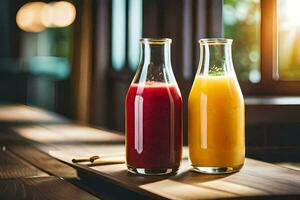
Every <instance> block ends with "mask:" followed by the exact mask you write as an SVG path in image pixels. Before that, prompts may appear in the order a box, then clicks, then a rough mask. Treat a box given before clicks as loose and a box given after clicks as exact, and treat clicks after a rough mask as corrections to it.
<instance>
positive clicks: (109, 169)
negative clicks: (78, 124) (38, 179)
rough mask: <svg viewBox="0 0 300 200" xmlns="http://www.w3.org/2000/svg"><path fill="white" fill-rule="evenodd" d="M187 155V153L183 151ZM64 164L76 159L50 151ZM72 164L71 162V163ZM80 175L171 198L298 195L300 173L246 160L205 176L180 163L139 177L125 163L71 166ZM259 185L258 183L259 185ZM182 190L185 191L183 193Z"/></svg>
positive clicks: (299, 194)
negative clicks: (167, 173) (165, 172)
mask: <svg viewBox="0 0 300 200" xmlns="http://www.w3.org/2000/svg"><path fill="white" fill-rule="evenodd" d="M184 152H185V154H186V150H185V151H184ZM52 156H54V157H56V158H58V159H61V160H63V161H65V162H69V163H70V161H71V159H72V158H73V157H74V156H76V155H73V156H71V155H70V152H69V154H68V155H66V154H64V152H63V151H60V152H59V151H57V152H53V154H52ZM70 164H71V163H70ZM73 166H75V167H76V168H77V170H78V172H79V175H83V176H84V177H88V176H90V177H92V176H93V177H94V178H95V177H97V176H98V178H99V179H101V180H103V179H104V180H106V181H110V182H112V183H115V184H117V185H120V186H122V187H125V188H128V189H129V190H132V191H136V192H138V193H143V192H144V193H145V192H147V193H149V192H150V193H153V194H155V195H158V196H162V197H165V198H171V199H210V198H213V199H215V198H237V197H268V196H273V197H274V196H278V197H279V196H285V195H296V196H300V190H299V188H300V173H299V172H297V171H294V170H290V169H286V168H282V167H279V166H276V165H273V164H268V163H265V162H260V161H256V160H252V159H246V163H245V166H244V167H243V169H242V170H241V171H240V172H238V173H235V174H230V175H204V174H200V173H197V172H193V171H190V166H189V162H188V160H187V159H184V160H183V163H182V167H181V169H180V171H179V173H178V174H177V175H175V176H171V177H141V176H135V175H131V174H129V173H128V172H127V170H126V166H125V165H124V164H116V165H103V166H95V167H87V166H85V165H80V164H76V165H73ZM258 183H259V184H258ZM183 191H184V192H183Z"/></svg>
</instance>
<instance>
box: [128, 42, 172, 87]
mask: <svg viewBox="0 0 300 200" xmlns="http://www.w3.org/2000/svg"><path fill="white" fill-rule="evenodd" d="M171 42H172V40H171V39H168V38H158V39H151V38H142V39H141V40H140V48H141V52H140V62H139V66H138V69H137V71H136V75H135V77H134V79H133V82H134V83H146V82H159V83H168V84H176V80H175V77H174V74H173V71H172V65H171Z"/></svg>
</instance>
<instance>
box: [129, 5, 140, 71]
mask: <svg viewBox="0 0 300 200" xmlns="http://www.w3.org/2000/svg"><path fill="white" fill-rule="evenodd" d="M128 12H129V22H128V25H129V28H128V41H129V46H128V61H129V67H130V69H132V70H133V71H134V70H135V69H136V67H137V65H138V62H139V39H140V38H141V37H142V23H143V22H142V21H143V1H142V0H130V1H129V11H128Z"/></svg>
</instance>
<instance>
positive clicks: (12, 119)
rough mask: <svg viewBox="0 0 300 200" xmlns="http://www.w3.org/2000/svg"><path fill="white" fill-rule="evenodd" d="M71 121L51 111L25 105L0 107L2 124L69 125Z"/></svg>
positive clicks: (0, 122) (0, 121)
mask: <svg viewBox="0 0 300 200" xmlns="http://www.w3.org/2000/svg"><path fill="white" fill-rule="evenodd" d="M67 122H69V120H67V119H66V118H63V117H61V116H59V115H57V114H55V113H52V112H50V111H45V110H42V109H38V108H34V107H29V106H25V105H0V124H1V125H3V124H11V125H16V124H22V123H24V124H25V123H67Z"/></svg>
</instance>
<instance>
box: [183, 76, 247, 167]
mask: <svg viewBox="0 0 300 200" xmlns="http://www.w3.org/2000/svg"><path fill="white" fill-rule="evenodd" d="M244 121H245V119H244V100H243V96H242V93H241V90H240V87H239V85H238V82H237V80H236V78H235V77H234V76H229V75H228V76H226V75H225V76H201V75H200V76H196V79H195V81H194V84H193V87H192V90H191V92H190V95H189V101H188V133H189V135H188V136H189V152H190V160H191V162H192V165H193V166H201V167H238V166H241V165H243V163H244V157H245V133H244V129H245V128H244V127H245V125H244V123H245V122H244Z"/></svg>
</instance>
